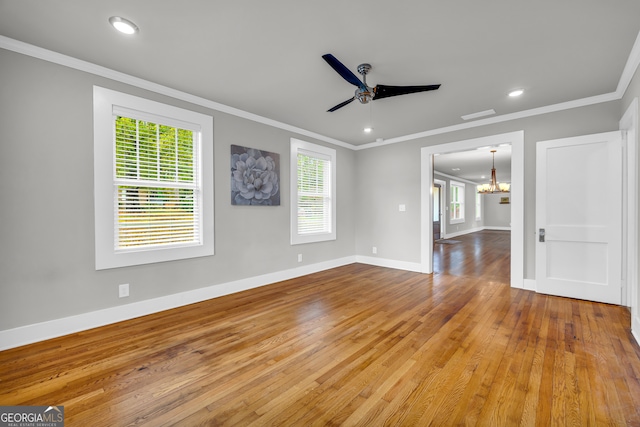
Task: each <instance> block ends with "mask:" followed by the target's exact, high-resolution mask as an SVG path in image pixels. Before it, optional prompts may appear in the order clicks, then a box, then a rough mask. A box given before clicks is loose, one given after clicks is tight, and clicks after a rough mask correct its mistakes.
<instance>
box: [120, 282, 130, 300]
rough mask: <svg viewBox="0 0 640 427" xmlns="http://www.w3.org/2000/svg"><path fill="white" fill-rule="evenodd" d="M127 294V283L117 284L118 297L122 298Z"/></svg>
mask: <svg viewBox="0 0 640 427" xmlns="http://www.w3.org/2000/svg"><path fill="white" fill-rule="evenodd" d="M128 296H129V284H128V283H125V284H124V285H120V286H118V297H119V298H124V297H128Z"/></svg>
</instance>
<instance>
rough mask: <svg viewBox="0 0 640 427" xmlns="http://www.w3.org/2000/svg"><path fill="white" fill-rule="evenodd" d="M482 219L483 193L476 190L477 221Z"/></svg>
mask: <svg viewBox="0 0 640 427" xmlns="http://www.w3.org/2000/svg"><path fill="white" fill-rule="evenodd" d="M480 220H482V194H480V193H478V192H476V221H480Z"/></svg>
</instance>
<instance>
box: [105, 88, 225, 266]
mask: <svg viewBox="0 0 640 427" xmlns="http://www.w3.org/2000/svg"><path fill="white" fill-rule="evenodd" d="M93 132H94V143H93V174H94V175H93V178H94V215H95V260H96V270H104V269H107V268H119V267H127V266H132V265H142V264H150V263H155V262H166V261H174V260H179V259H188V258H196V257H202V256H210V255H213V254H214V252H215V251H214V224H213V219H214V215H213V209H214V199H213V187H214V170H213V166H214V165H213V118H212V117H211V116H208V115H205V114H201V113H197V112H195V111H191V110H186V109H184V108H179V107H175V106H173V105H169V104H165V103H161V102H156V101H151V100H148V99H144V98H140V97H137V96H133V95H129V94H126V93H122V92H117V91H114V90H110V89H106V88H102V87H99V86H94V87H93Z"/></svg>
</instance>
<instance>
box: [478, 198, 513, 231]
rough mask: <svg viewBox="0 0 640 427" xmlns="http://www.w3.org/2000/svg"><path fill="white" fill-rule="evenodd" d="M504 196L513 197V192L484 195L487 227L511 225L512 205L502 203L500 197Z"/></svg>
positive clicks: (483, 206) (483, 208)
mask: <svg viewBox="0 0 640 427" xmlns="http://www.w3.org/2000/svg"><path fill="white" fill-rule="evenodd" d="M503 197H509V199H511V193H505V194H483V195H482V210H483V214H484V225H485V227H498V228H507V227H511V205H510V204H500V199H502V198H503Z"/></svg>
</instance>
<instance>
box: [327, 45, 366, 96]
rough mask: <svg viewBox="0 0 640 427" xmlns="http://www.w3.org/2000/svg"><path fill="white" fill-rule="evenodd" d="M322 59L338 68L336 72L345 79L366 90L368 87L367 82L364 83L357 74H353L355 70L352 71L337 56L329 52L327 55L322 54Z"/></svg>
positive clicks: (335, 68) (332, 66)
mask: <svg viewBox="0 0 640 427" xmlns="http://www.w3.org/2000/svg"><path fill="white" fill-rule="evenodd" d="M322 59H324V60H325V61H327V64H329V65H331V68H333V69H334V70H336V72H337V73H338V74H340V75H341V76H342V78H343V79H345V80H346V81H348V82H349V83H351V84H352V85H354V86H358V87H359V88H362V89H364V90H366V89H367V87H366V86H365V84H364V83H362V82H361V81H360V79H359V78H358V77H357V76H356V75H355V74H353V72H351V70H349V69H348V68H347V67H345V66H344V64H343V63H342V62H340V61H338V60H337V59H336V57H335V56H333V55H331V54H330V53H327V54H326V55H322Z"/></svg>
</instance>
